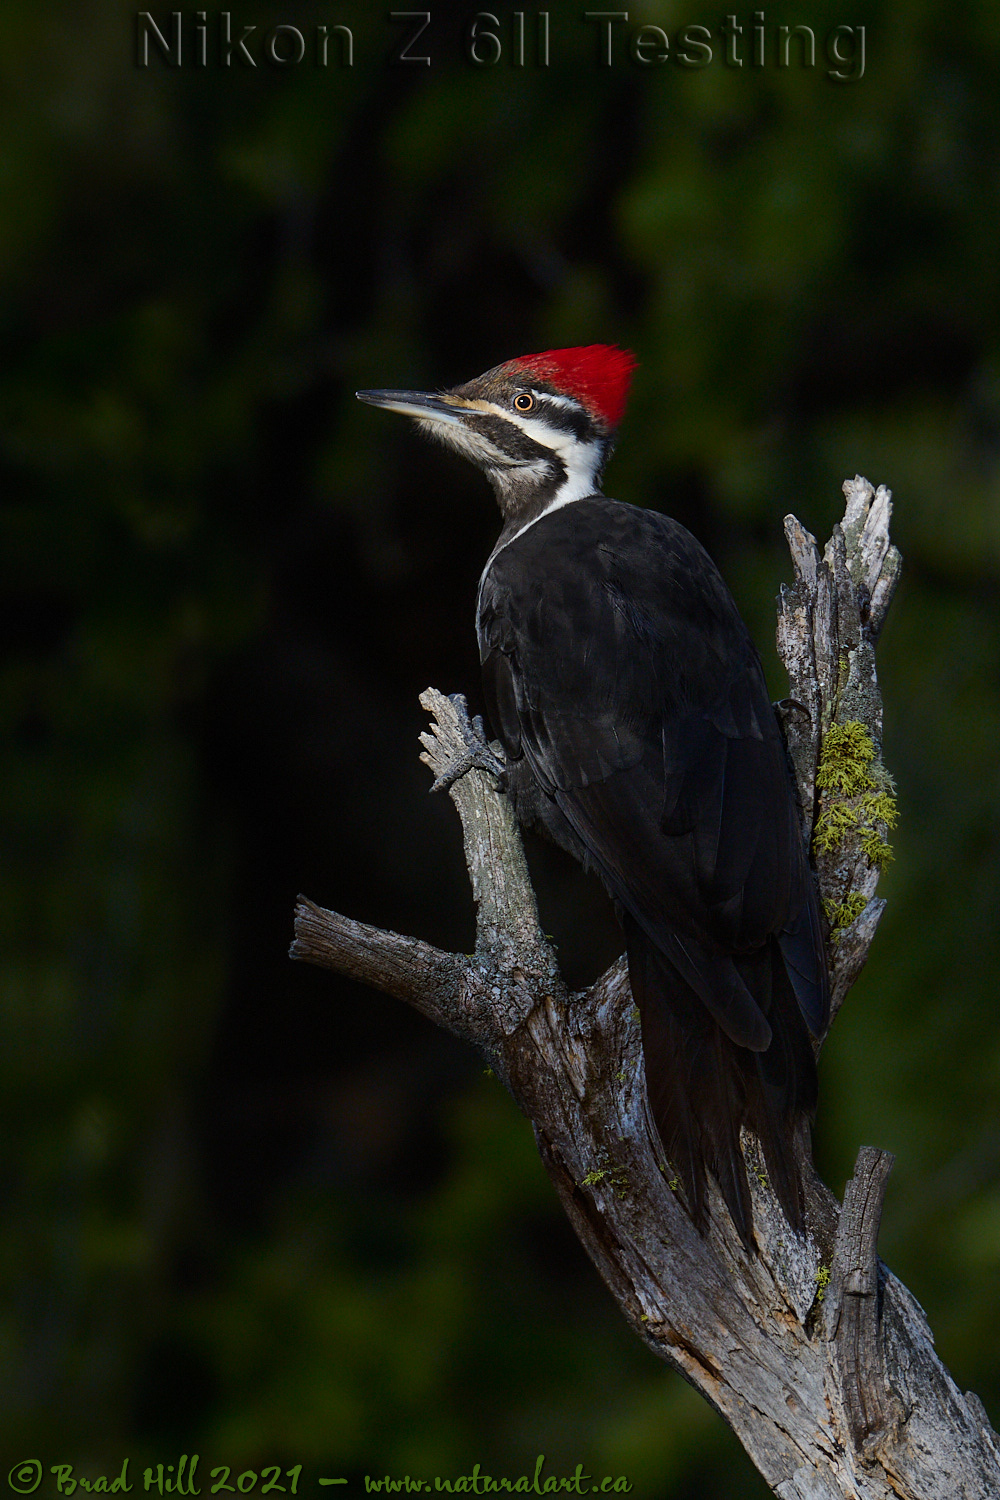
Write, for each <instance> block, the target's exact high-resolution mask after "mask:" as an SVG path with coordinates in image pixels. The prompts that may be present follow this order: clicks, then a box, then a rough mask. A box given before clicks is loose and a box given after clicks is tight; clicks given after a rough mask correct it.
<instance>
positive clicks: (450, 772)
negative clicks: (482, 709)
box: [420, 693, 507, 792]
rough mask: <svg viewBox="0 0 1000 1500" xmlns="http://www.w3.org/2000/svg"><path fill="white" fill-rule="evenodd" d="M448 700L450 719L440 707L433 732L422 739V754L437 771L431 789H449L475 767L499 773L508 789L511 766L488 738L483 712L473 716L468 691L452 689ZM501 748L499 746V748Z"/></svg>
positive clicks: (503, 786)
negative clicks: (454, 690)
mask: <svg viewBox="0 0 1000 1500" xmlns="http://www.w3.org/2000/svg"><path fill="white" fill-rule="evenodd" d="M444 701H446V702H447V703H449V704H450V705H451V712H450V713H449V714H448V715H447V719H448V722H447V723H445V722H443V717H442V714H441V712H440V710H438V723H437V725H436V726H435V729H434V733H433V736H432V735H429V734H422V735H421V736H420V743H421V744H422V745H423V746H424V749H425V752H426V753H425V754H424V755H422V756H421V757H420V758H421V760H423V761H424V762H425V763H426V764H427V765H429V766H430V767H431V769H432V770H433V771H434V772H436V776H435V781H434V785H433V786H432V787H431V791H432V792H441V791H446V790H447V789H448V788H449V787H452V786H454V784H455V782H456V781H458V780H459V778H460V777H462V776H464V775H465V774H466V773H467V772H468V771H472V770H479V771H488V772H489V773H490V775H491V776H495V777H496V779H497V784H498V786H499V789H500V790H501V791H504V790H505V789H506V782H507V768H506V766H505V765H504V762H503V761H502V760H501V758H500V755H498V754H497V753H496V751H495V750H494V749H493V748H492V747H491V745H490V744H489V742H488V741H487V738H486V729H485V727H484V725H483V721H482V718H481V716H480V715H479V714H476V715H475V717H474V718H472V717H470V715H469V706H468V704H467V703H466V701H465V694H464V693H449V694H448V697H447V699H446V700H444ZM499 748H500V747H499V746H497V750H499ZM501 753H502V752H501Z"/></svg>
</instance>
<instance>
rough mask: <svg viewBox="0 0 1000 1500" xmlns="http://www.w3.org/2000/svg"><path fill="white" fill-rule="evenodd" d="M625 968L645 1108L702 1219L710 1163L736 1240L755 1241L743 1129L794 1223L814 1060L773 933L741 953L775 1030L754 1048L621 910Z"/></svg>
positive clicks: (798, 1218)
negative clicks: (761, 1047)
mask: <svg viewBox="0 0 1000 1500" xmlns="http://www.w3.org/2000/svg"><path fill="white" fill-rule="evenodd" d="M623 920H624V924H625V931H626V939H627V945H628V960H629V978H630V981H631V985H632V993H633V996H634V998H635V1001H636V1004H637V1005H638V1007H639V1011H640V1014H641V1017H642V1046H643V1055H644V1058H645V1063H646V1087H647V1092H648V1096H649V1104H650V1110H651V1113H652V1116H653V1120H654V1122H655V1124H656V1128H657V1131H658V1132H659V1136H660V1141H661V1143H662V1145H663V1149H664V1151H665V1152H666V1154H667V1156H668V1158H669V1160H670V1162H671V1163H672V1165H673V1167H674V1168H675V1169H676V1171H677V1173H678V1175H679V1176H680V1179H681V1181H682V1182H683V1184H684V1188H685V1192H686V1194H687V1197H688V1201H689V1203H690V1205H691V1213H692V1217H693V1219H694V1221H695V1223H696V1225H698V1227H699V1228H703V1227H704V1223H705V1218H706V1199H705V1185H706V1176H707V1173H709V1172H711V1174H712V1175H713V1176H714V1177H715V1179H716V1181H717V1182H718V1184H719V1189H720V1191H721V1193H722V1196H723V1199H724V1200H725V1203H726V1207H727V1208H728V1210H729V1213H730V1215H731V1217H732V1220H733V1223H734V1224H735V1226H736V1229H737V1231H738V1233H739V1235H740V1238H741V1240H742V1241H743V1243H744V1245H745V1246H746V1247H747V1248H748V1249H752V1247H753V1215H752V1208H751V1199H750V1187H749V1182H748V1179H747V1166H746V1162H745V1161H744V1158H743V1151H742V1148H741V1146H740V1129H741V1127H742V1126H746V1127H748V1128H749V1129H750V1130H751V1131H752V1132H753V1134H754V1135H755V1136H756V1137H757V1139H758V1140H759V1142H760V1145H761V1150H762V1152H763V1156H764V1161H765V1164H766V1167H767V1173H768V1179H769V1181H770V1184H771V1186H772V1188H773V1190H774V1192H775V1193H776V1195H777V1197H778V1199H779V1201H780V1203H781V1206H782V1209H783V1210H784V1213H785V1216H786V1218H787V1219H788V1221H789V1223H790V1224H791V1225H792V1226H793V1227H794V1228H796V1229H797V1228H800V1227H801V1223H802V1187H801V1183H800V1180H799V1174H798V1171H797V1169H796V1165H795V1155H794V1135H795V1131H796V1127H797V1125H798V1122H799V1120H800V1119H801V1117H802V1116H803V1115H804V1114H806V1115H808V1114H811V1112H812V1110H813V1109H814V1107H815V1102H816V1066H815V1062H814V1059H813V1053H812V1048H811V1045H810V1042H809V1036H808V1031H807V1029H806V1025H805V1023H804V1021H803V1018H802V1015H801V1012H800V1009H799V1004H798V1001H797V998H796V992H795V990H794V989H793V986H792V982H791V980H790V979H789V976H788V973H787V971H786V967H785V963H784V961H783V959H782V955H781V952H780V949H779V946H778V943H777V940H776V939H771V940H769V942H768V944H766V945H765V947H763V948H762V949H761V950H760V951H759V953H758V954H755V955H752V956H751V957H749V958H741V959H740V960H739V961H738V967H739V970H740V974H741V977H742V979H743V980H744V982H745V983H746V984H747V987H748V988H749V989H750V992H751V993H752V994H753V996H754V998H755V1000H757V1002H758V1004H759V1005H760V1007H761V1009H762V1010H763V1012H764V1014H765V1015H766V1016H767V1019H768V1021H769V1023H770V1026H771V1030H772V1033H773V1034H772V1040H771V1043H770V1045H769V1046H768V1047H767V1049H766V1050H765V1051H761V1052H753V1051H750V1050H749V1049H748V1048H746V1047H740V1046H738V1045H737V1043H735V1042H733V1041H732V1040H731V1038H730V1037H729V1036H727V1035H726V1033H725V1032H724V1031H723V1030H722V1028H721V1027H720V1026H719V1025H718V1023H717V1022H716V1021H715V1020H714V1019H713V1018H712V1016H711V1015H710V1013H709V1012H708V1010H707V1009H706V1008H705V1006H704V1004H703V1003H702V1001H701V1000H700V999H699V997H698V996H697V995H696V994H695V993H694V991H693V990H692V989H691V988H690V986H689V985H688V984H687V983H686V982H685V981H684V979H682V978H681V976H680V975H679V974H678V973H677V971H676V970H675V969H674V968H673V966H672V965H671V964H670V962H669V960H668V959H666V958H665V957H664V955H663V954H662V953H661V952H660V951H659V950H658V949H657V948H656V946H655V945H654V944H653V943H652V942H651V940H650V938H649V937H648V936H647V935H646V933H645V932H644V931H643V930H642V929H641V928H640V927H639V926H638V924H637V923H635V922H634V921H632V920H631V919H630V918H629V917H628V915H627V914H623Z"/></svg>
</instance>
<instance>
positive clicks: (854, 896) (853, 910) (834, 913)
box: [823, 891, 868, 942]
mask: <svg viewBox="0 0 1000 1500" xmlns="http://www.w3.org/2000/svg"><path fill="white" fill-rule="evenodd" d="M867 905H868V898H867V897H866V896H865V895H864V894H863V892H861V891H852V892H851V894H850V895H849V896H848V897H847V899H846V901H834V900H832V899H831V898H830V897H829V896H827V897H826V898H825V899H824V901H823V913H824V915H825V917H826V920H827V921H828V922H829V924H830V936H831V938H832V939H833V940H834V942H839V941H840V935H841V933H842V932H846V931H847V929H848V927H850V925H851V923H852V922H855V921H856V920H857V918H858V917H860V915H861V913H862V912H863V911H864V909H865V907H866V906H867Z"/></svg>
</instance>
